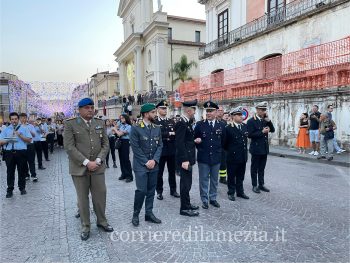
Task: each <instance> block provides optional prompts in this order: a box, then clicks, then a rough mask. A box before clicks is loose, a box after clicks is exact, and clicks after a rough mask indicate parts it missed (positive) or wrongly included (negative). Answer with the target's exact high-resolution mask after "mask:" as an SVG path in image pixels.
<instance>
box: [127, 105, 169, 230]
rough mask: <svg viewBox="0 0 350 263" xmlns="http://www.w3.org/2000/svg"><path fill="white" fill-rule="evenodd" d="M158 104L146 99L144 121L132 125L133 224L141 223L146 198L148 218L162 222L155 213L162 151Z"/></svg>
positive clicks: (154, 221) (147, 219)
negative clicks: (156, 123) (157, 117)
mask: <svg viewBox="0 0 350 263" xmlns="http://www.w3.org/2000/svg"><path fill="white" fill-rule="evenodd" d="M155 109H156V106H155V105H154V104H150V103H146V104H144V105H142V107H141V114H142V121H141V122H140V123H139V124H137V125H136V126H133V127H132V129H131V132H130V144H131V147H132V151H133V153H134V159H133V170H134V173H135V181H136V190H135V199H134V213H133V217H132V221H131V222H132V224H133V225H134V226H138V225H139V214H140V211H141V209H142V205H143V202H145V210H146V215H145V220H146V221H149V222H152V223H156V224H160V223H161V222H162V221H161V220H159V219H158V218H157V217H155V215H154V214H153V211H152V210H153V201H154V195H155V190H156V186H157V175H158V170H159V165H158V164H159V159H160V156H161V153H162V147H163V143H162V135H161V129H160V127H159V126H158V125H155V124H154V123H153V122H154V120H155V117H156V110H155Z"/></svg>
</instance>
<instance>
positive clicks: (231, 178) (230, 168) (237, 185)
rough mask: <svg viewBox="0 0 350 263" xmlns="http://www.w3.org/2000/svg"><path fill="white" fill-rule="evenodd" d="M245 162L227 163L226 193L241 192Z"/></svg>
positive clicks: (242, 190) (242, 191)
mask: <svg viewBox="0 0 350 263" xmlns="http://www.w3.org/2000/svg"><path fill="white" fill-rule="evenodd" d="M245 169H246V163H245V162H243V163H232V162H228V163H227V187H228V192H227V194H228V195H234V194H235V193H237V194H243V193H244V189H243V181H244V174H245Z"/></svg>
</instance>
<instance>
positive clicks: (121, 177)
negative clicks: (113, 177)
mask: <svg viewBox="0 0 350 263" xmlns="http://www.w3.org/2000/svg"><path fill="white" fill-rule="evenodd" d="M124 179H126V178H125V177H124V176H120V177H119V178H118V180H124Z"/></svg>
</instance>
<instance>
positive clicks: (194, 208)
mask: <svg viewBox="0 0 350 263" xmlns="http://www.w3.org/2000/svg"><path fill="white" fill-rule="evenodd" d="M198 209H199V206H198V205H192V204H191V206H190V210H198Z"/></svg>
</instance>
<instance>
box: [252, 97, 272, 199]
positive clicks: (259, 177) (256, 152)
mask: <svg viewBox="0 0 350 263" xmlns="http://www.w3.org/2000/svg"><path fill="white" fill-rule="evenodd" d="M267 107H268V103H267V102H266V101H264V102H260V103H258V104H257V105H256V106H255V108H256V114H255V115H254V116H253V118H250V119H249V120H248V122H247V129H248V138H250V139H251V143H250V147H249V152H250V154H251V155H252V159H251V167H250V174H251V178H252V185H253V192H255V193H257V194H259V193H260V191H264V192H270V190H269V189H268V188H266V187H265V178H264V177H265V166H266V161H267V155H268V154H269V133H270V132H275V128H274V126H273V124H272V122H271V120H270V118H269V117H268V114H267ZM258 183H259V186H258Z"/></svg>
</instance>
